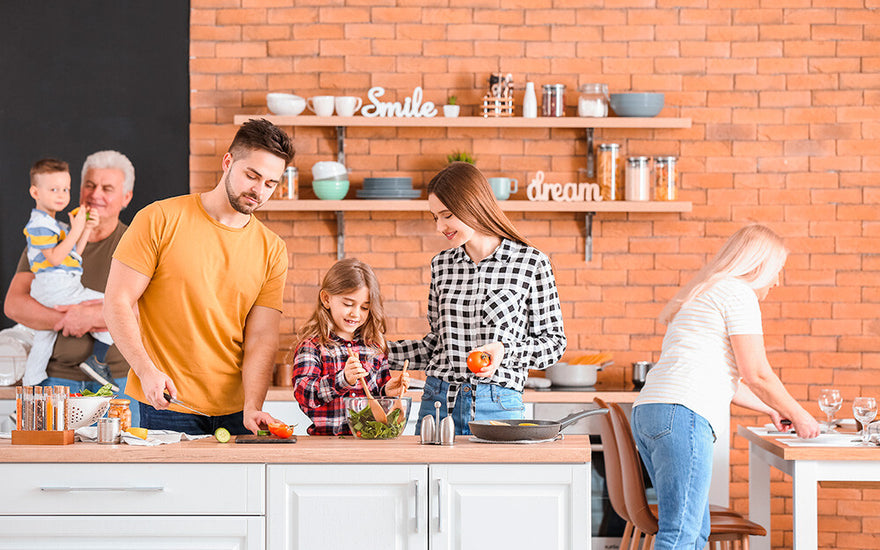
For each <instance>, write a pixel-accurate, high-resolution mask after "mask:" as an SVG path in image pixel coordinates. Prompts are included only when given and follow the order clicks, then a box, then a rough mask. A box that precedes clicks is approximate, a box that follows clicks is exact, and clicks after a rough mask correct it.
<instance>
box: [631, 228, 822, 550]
mask: <svg viewBox="0 0 880 550" xmlns="http://www.w3.org/2000/svg"><path fill="white" fill-rule="evenodd" d="M787 255H788V252H787V250H786V249H785V246H783V244H782V239H780V238H779V236H778V235H776V234H775V233H774V232H773V231H771V230H770V229H768V228H766V227H764V226H761V225H749V226H746V227H744V228H742V229H740V230H739V231H737V232H736V233H734V234H733V236H731V237H730V239H728V241H727V242H726V243H725V244H724V246H723V247H722V248H721V250H720V251H719V252H718V254H717V255H716V256H715V257H714V258H713V259H712V260H711V261H710V262H709V263H708V264H707V265H706V266H705V267H704V268H703V269H702V270H701V271H700V272H699V273H698V274H697V275H696V276H695V277H694V278H693V279H692V280H691V281H690V282H689V283H688V284H686V285H685V286H684V287H682V288H681V290H679V292H678V294H676V295H675V297H674V298H673V299H672V300H670V302H669V303H668V304H667V305H666V307H665V308H664V309H663V311H662V312H661V314H660V322H662V323H664V324H667V325H668V328H667V330H666V336H665V337H664V338H663V349H662V351H661V354H660V360H659V362H658V363H657V364H656V365H655V366H654V368H653V369H651V371H650V372H649V373H648V377H647V380H646V382H645V387H644V388H643V389H642V391H641V392H640V393H639V396H638V398H637V399H636V401H635V403H634V405H633V413H632V417H633V418H632V424H633V434H634V436H635V439H636V443H637V445H638V448H639V453H640V454H641V455H642V460H643V461H644V463H645V467H646V468H647V470H648V473H649V475H650V476H651V481H652V482H653V483H654V487H655V488H656V490H657V499H658V502H659V510H658V511H659V531H658V533H657V537H656V539H655V543H654V548H655V549H656V550H667V549H672V548H698V549H700V548H703V547H705V545H706V540H707V539H708V537H709V527H710V518H709V483H710V480H711V478H712V445H713V443H714V441H715V432H714V430H713V427H720V426H724V425H728V424H729V423H730V403H731V402H733V403H736V404H737V405H741V406H744V407H748V408H750V409H753V410H756V411H758V412H762V413H766V414H768V415H770V418H771V420H772V421H773V424H774V425H776V427H777V428H778V429H780V430H782V429H783V426H782V424H781V421H782V420H783V419H786V418H787V419H790V420H791V423H792V427H793V428H794V430H795V431H796V432H797V434H798V435H799V436H801V437H805V438H811V437H816V436H817V435H819V424H818V423H817V422H816V420H815V419H814V418H813V417H812V416H811V415H810V414H809V413H808V412H807V411H806V410H804V408H803V407H801V406H800V405H799V404H798V403H797V401H795V400H794V398H792V397H791V395H790V394H789V393H788V392H787V391H786V390H785V388H784V387H783V386H782V382H780V380H779V378H778V377H777V376H776V374H774V372H773V370H772V369H771V367H770V363H769V362H768V360H767V354H766V352H765V350H764V338H763V331H762V328H761V310H760V308H759V307H758V302H759V301H760V300H763V299H764V298H765V297H766V296H767V293H768V292H769V291H770V289H771V288H773V287H774V286H777V285H778V284H779V273H780V271H781V270H782V266H783V265H784V264H785V260H786V257H787Z"/></svg>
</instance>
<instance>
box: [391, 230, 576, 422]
mask: <svg viewBox="0 0 880 550" xmlns="http://www.w3.org/2000/svg"><path fill="white" fill-rule="evenodd" d="M428 323H429V324H430V328H431V331H430V332H429V333H428V334H427V335H426V336H425V337H424V338H422V339H421V340H400V341H397V342H389V349H388V355H389V359H390V360H391V361H392V362H393V363H394V364H395V365H400V364H402V363H403V360H404V359H409V360H410V368H411V369H424V370H425V371H426V372H427V374H428V375H429V376H435V377H437V378H439V379H441V380H443V381H445V382H449V384H450V385H449V392H448V393H447V399H446V401H447V403H446V404H447V407H448V409H449V411H452V409H453V408H454V407H455V400H456V397H457V395H458V390H459V387H460V385H461V384H463V383H470V384H477V383H491V384H498V385H499V386H503V387H506V388H512V389H515V390H518V391H522V390H523V385H524V383H525V379H526V377H527V376H528V369H545V368H547V367H549V366H550V365H553V364H554V363H556V362H557V361H558V360H559V358H560V357H562V354H563V353H564V352H565V346H566V338H565V331H564V329H563V326H562V310H561V308H560V305H559V294H558V293H557V291H556V280H555V279H554V277H553V271H552V269H551V267H550V260H549V259H548V258H547V256H545V255H544V254H543V253H542V252H540V251H539V250H536V249H535V248H532V247H530V246H526V245H524V244H521V243H518V242H515V241H511V240H509V239H502V241H501V244H500V245H499V246H498V248H496V249H495V251H494V252H493V253H492V254H490V255H489V256H488V257H487V258H485V259H483V260H482V261H481V262H480V263H479V264H475V263H474V261H473V260H472V259H471V258H470V256H468V255H467V253H466V252H465V250H464V247H463V246H460V247H458V248H452V249H449V250H444V251H443V252H441V253H440V254H437V255H436V256H434V258H433V259H432V260H431V287H430V291H429V295H428ZM491 342H502V343H503V344H504V358H503V360H502V362H501V365H499V366H498V368H497V369H496V370H495V373H494V374H493V375H492V377H491V378H490V379H485V378H480V377H477V376H475V375H474V374H473V373H472V372H471V371H469V370H468V369H467V354H468V353H469V352H470V351H471V350H473V349H474V348H476V347H479V346H482V345H485V344H489V343H491ZM473 408H474V407H473V404H472V408H471V409H472V413H471V417H473Z"/></svg>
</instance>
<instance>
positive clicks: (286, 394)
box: [0, 384, 639, 403]
mask: <svg viewBox="0 0 880 550" xmlns="http://www.w3.org/2000/svg"><path fill="white" fill-rule="evenodd" d="M638 394H639V392H638V390H636V389H635V388H633V387H632V386H627V387H620V386H617V385H615V386H611V385H605V384H596V386H594V387H593V388H591V389H585V390H583V391H569V390H564V391H563V390H526V391H525V392H524V393H523V401H525V402H526V403H592V402H593V399H594V398H596V397H599V398H600V399H603V400H604V401H607V402H609V403H632V402H633V401H635V398H636V396H637V395H638ZM407 395H409V396H410V397H412V398H413V401H420V400H421V397H422V392H419V391H415V392H409V393H407ZM0 399H15V388H14V387H13V386H3V387H0ZM266 401H294V398H293V389H292V388H290V387H285V386H272V387H270V388H269V393H268V394H267V395H266Z"/></svg>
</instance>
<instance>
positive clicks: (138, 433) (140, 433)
mask: <svg viewBox="0 0 880 550" xmlns="http://www.w3.org/2000/svg"><path fill="white" fill-rule="evenodd" d="M125 431H127V432H128V433H130V434H131V435H133V436H135V437H139V438H141V439H146V438H147V429H146V428H129V429H127V430H125Z"/></svg>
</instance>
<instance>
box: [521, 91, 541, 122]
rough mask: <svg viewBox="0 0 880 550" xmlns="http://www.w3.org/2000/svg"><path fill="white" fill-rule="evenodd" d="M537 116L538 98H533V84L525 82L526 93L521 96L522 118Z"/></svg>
mask: <svg viewBox="0 0 880 550" xmlns="http://www.w3.org/2000/svg"><path fill="white" fill-rule="evenodd" d="M537 116H538V98H537V97H536V96H535V83H534V82H526V93H525V95H523V118H536V117H537Z"/></svg>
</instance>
